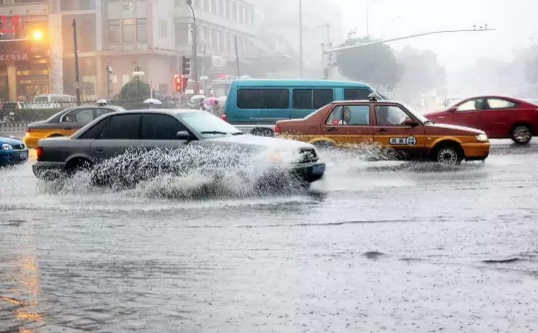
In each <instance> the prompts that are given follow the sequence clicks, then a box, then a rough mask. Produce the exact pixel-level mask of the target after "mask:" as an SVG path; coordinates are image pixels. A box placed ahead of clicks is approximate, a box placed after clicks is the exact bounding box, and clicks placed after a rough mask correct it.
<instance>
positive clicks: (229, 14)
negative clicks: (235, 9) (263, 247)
mask: <svg viewBox="0 0 538 333" xmlns="http://www.w3.org/2000/svg"><path fill="white" fill-rule="evenodd" d="M224 1H226V3H225V7H226V18H228V19H229V18H231V17H232V2H231V1H230V0H224Z"/></svg>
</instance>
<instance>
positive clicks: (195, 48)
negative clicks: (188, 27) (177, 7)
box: [187, 0, 199, 95]
mask: <svg viewBox="0 0 538 333" xmlns="http://www.w3.org/2000/svg"><path fill="white" fill-rule="evenodd" d="M187 5H188V6H189V7H190V8H191V12H192V58H191V68H192V75H193V76H194V91H193V92H194V95H198V92H199V90H198V79H199V78H198V45H197V40H196V15H195V14H194V8H193V7H192V0H187Z"/></svg>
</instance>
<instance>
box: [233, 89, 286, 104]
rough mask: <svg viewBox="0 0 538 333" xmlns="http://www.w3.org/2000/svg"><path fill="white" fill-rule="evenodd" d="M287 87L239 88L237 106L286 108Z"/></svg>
mask: <svg viewBox="0 0 538 333" xmlns="http://www.w3.org/2000/svg"><path fill="white" fill-rule="evenodd" d="M289 96H290V92H289V90H288V89H239V90H238V91H237V107H238V108H240V109H288V108H289Z"/></svg>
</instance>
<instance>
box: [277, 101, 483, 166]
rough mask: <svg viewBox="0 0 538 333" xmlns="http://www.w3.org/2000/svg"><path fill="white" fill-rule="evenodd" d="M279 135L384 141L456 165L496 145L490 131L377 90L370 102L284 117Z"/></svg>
mask: <svg viewBox="0 0 538 333" xmlns="http://www.w3.org/2000/svg"><path fill="white" fill-rule="evenodd" d="M275 135H278V136H282V137H285V138H289V139H293V140H298V141H303V142H308V143H311V144H314V145H317V146H341V145H349V144H352V145H356V144H380V145H382V146H383V147H385V148H389V149H390V150H391V151H394V152H395V153H396V154H395V155H394V156H395V157H396V158H398V159H408V160H409V159H411V160H431V161H435V162H439V163H443V164H450V165H456V164H460V163H461V162H462V161H463V160H467V161H473V160H485V159H486V158H487V157H488V155H489V150H490V143H489V140H488V137H487V135H486V134H485V133H484V131H481V130H477V129H473V128H469V127H462V126H454V125H445V124H437V123H434V122H432V121H429V120H428V119H427V118H425V117H424V116H422V115H421V114H419V113H418V112H416V111H414V110H413V109H412V108H410V107H409V106H407V105H405V104H404V103H400V102H394V101H387V100H378V99H377V98H376V96H375V94H372V95H371V96H370V100H369V101H341V102H333V103H330V104H328V105H326V106H325V107H323V108H321V109H319V110H318V111H316V112H314V113H312V114H310V115H309V116H307V117H305V118H303V119H293V120H282V121H278V122H277V123H276V125H275Z"/></svg>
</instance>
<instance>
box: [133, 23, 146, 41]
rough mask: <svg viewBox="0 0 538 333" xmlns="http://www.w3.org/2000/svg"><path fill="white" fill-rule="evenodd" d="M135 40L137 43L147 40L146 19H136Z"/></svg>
mask: <svg viewBox="0 0 538 333" xmlns="http://www.w3.org/2000/svg"><path fill="white" fill-rule="evenodd" d="M136 40H137V41H138V42H139V43H146V42H147V41H148V27H147V19H145V18H140V19H136Z"/></svg>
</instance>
